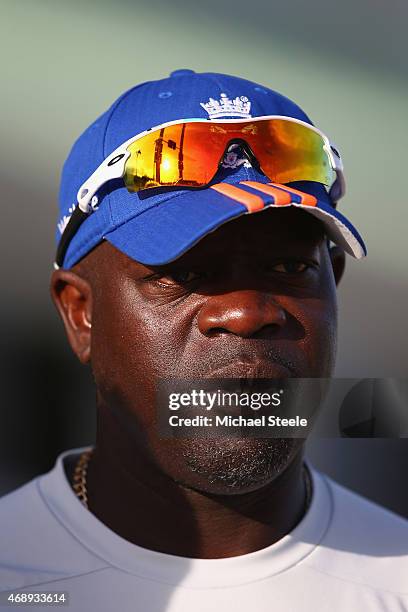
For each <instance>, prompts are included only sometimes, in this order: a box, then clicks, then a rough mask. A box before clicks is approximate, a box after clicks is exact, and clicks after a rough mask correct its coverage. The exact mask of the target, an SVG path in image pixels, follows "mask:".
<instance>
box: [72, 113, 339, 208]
mask: <svg viewBox="0 0 408 612" xmlns="http://www.w3.org/2000/svg"><path fill="white" fill-rule="evenodd" d="M271 119H280V120H284V121H288V122H290V123H297V124H299V125H303V126H304V127H307V128H308V129H310V130H312V131H313V132H316V133H317V134H319V136H321V138H322V140H323V142H324V145H323V149H324V151H325V152H326V153H327V156H328V158H329V161H330V164H331V167H332V170H333V171H334V172H335V173H336V179H335V181H334V182H333V184H332V186H331V188H330V191H329V196H330V198H331V199H332V201H333V202H334V203H335V202H337V201H338V200H340V198H342V197H343V196H344V194H345V191H346V183H345V177H344V168H343V162H342V160H341V157H340V154H339V152H338V149H337V147H336V146H335V145H334V144H333V143H331V142H330V140H329V139H328V137H327V136H326V135H325V134H324V133H323V132H321V131H320V130H319V129H317V128H316V127H314V126H313V125H310V124H309V123H306V122H305V121H301V120H300V119H294V118H293V117H286V116H285V115H264V116H261V117H249V118H246V119H216V120H213V119H195V118H192V119H177V120H174V121H168V122H167V123H161V124H160V125H156V126H154V127H152V128H150V129H148V130H145V131H144V132H140V134H137V135H136V136H132V138H129V140H126V142H124V143H122V144H121V145H120V146H119V147H117V148H116V149H115V150H114V151H113V152H112V153H111V154H110V155H108V157H107V158H106V159H104V161H103V162H102V163H101V164H100V165H99V166H98V168H97V169H96V170H95V172H93V173H92V174H91V176H90V177H89V178H88V179H87V180H86V181H85V183H83V184H82V185H81V187H80V188H79V190H78V193H77V202H76V204H75V205H74V206H78V207H79V208H80V209H81V210H82V212H84V213H86V214H90V213H92V212H93V211H94V210H95V207H94V206H92V198H93V197H94V196H95V194H96V193H97V192H98V191H99V189H100V188H101V187H102V186H103V185H104V184H105V183H107V182H108V181H111V180H113V179H120V178H122V177H123V176H124V173H125V167H126V162H127V160H128V159H129V157H130V156H131V152H130V151H128V149H127V148H128V146H129V145H130V144H132V143H133V142H135V141H137V140H139V139H140V138H142V137H143V136H145V135H146V134H149V133H150V132H153V131H155V130H160V129H162V128H165V127H169V126H171V125H177V124H182V123H211V124H220V123H234V124H240V123H248V122H251V123H252V122H253V123H257V122H258V121H265V120H271ZM244 140H245V139H244Z"/></svg>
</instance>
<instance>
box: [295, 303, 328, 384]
mask: <svg viewBox="0 0 408 612" xmlns="http://www.w3.org/2000/svg"><path fill="white" fill-rule="evenodd" d="M295 316H297V318H298V321H299V322H300V323H301V325H302V327H303V330H304V334H303V338H302V339H301V341H300V345H301V347H302V351H303V353H304V355H305V357H306V360H307V363H308V369H309V372H310V373H309V376H310V377H321V378H326V377H330V376H331V374H332V371H333V368H334V362H335V357H336V344H337V308H336V303H335V301H333V300H327V299H309V300H305V301H304V302H302V304H301V310H299V311H298V313H297V314H296V315H295Z"/></svg>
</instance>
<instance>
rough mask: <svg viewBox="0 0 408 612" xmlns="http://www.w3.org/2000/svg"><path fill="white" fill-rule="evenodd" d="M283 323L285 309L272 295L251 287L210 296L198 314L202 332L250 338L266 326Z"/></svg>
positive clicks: (277, 327) (281, 325)
mask: <svg viewBox="0 0 408 612" xmlns="http://www.w3.org/2000/svg"><path fill="white" fill-rule="evenodd" d="M285 323H286V314H285V310H284V308H283V307H282V306H281V305H280V304H278V303H277V302H276V300H275V299H274V298H273V296H272V295H271V294H270V293H266V292H261V291H256V290H251V289H246V290H242V291H232V292H230V293H227V294H223V295H218V296H212V298H210V299H209V300H208V301H207V302H206V304H204V306H203V307H202V308H201V310H200V312H199V315H198V327H199V330H200V331H201V333H202V334H204V335H205V336H214V335H217V334H220V333H230V334H234V335H236V336H242V337H244V338H250V337H251V336H253V335H254V334H256V333H257V332H259V331H261V330H262V329H263V328H265V327H267V326H272V327H274V328H275V330H279V329H280V328H282V327H283V326H284V325H285Z"/></svg>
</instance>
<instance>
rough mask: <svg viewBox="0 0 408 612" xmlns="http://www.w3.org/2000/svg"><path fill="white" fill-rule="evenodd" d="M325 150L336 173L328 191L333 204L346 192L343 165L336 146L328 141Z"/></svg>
mask: <svg viewBox="0 0 408 612" xmlns="http://www.w3.org/2000/svg"><path fill="white" fill-rule="evenodd" d="M326 150H327V153H328V155H329V158H330V162H331V165H332V168H333V170H334V171H335V173H336V180H335V181H334V183H333V185H332V186H331V189H330V191H329V195H330V198H331V199H332V201H333V202H334V204H336V202H338V201H339V200H340V198H342V197H343V196H344V195H345V193H346V179H345V177H344V167H343V162H342V160H341V157H340V153H339V151H338V148H337V147H336V146H335V145H334V144H333V143H329V144H328V146H327V148H326Z"/></svg>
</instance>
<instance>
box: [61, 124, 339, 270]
mask: <svg viewBox="0 0 408 612" xmlns="http://www.w3.org/2000/svg"><path fill="white" fill-rule="evenodd" d="M234 144H237V145H239V146H240V147H242V148H243V149H244V150H245V151H246V153H247V154H248V156H249V158H250V159H251V162H252V163H253V165H254V166H255V167H256V168H258V169H259V170H260V171H261V172H262V173H263V174H265V175H266V176H267V177H268V178H269V179H270V180H271V181H272V182H273V183H278V184H287V183H292V182H296V181H313V182H317V183H321V184H323V185H325V186H326V187H327V188H328V189H329V194H330V197H331V198H332V200H333V201H335V202H336V201H337V200H339V199H340V198H341V197H342V196H343V195H344V192H345V180H344V174H343V164H342V161H341V159H340V155H339V153H338V150H337V149H336V148H335V147H334V146H333V145H332V144H331V143H330V141H329V139H328V138H327V136H325V135H324V134H323V133H322V132H321V131H320V130H318V129H317V128H315V127H313V126H311V125H309V124H308V123H305V122H304V121H301V120H299V119H293V118H291V117H284V116H280V115H271V116H264V117H256V118H253V119H251V120H248V119H238V120H237V119H224V120H219V121H217V120H209V119H185V120H182V121H180V120H179V121H172V122H169V123H164V124H162V125H159V126H157V127H154V128H152V129H150V130H146V131H145V132H142V133H141V134H138V135H137V136H134V137H132V138H130V139H129V140H127V141H126V142H124V143H123V144H122V145H120V147H118V148H117V149H115V151H113V152H112V153H111V154H110V155H109V156H108V157H107V158H106V159H105V160H104V161H103V162H102V164H101V165H100V166H99V167H98V168H97V169H96V170H95V172H94V173H93V174H92V175H91V176H90V177H89V178H88V179H87V180H86V181H85V183H83V185H82V186H81V187H80V189H79V191H78V194H77V204H75V205H74V207H75V210H74V212H73V214H72V215H71V218H70V220H69V222H68V224H67V226H66V227H65V229H64V232H63V234H62V236H61V240H60V243H59V247H58V252H57V258H56V263H57V265H61V262H62V261H63V258H64V255H65V252H66V249H67V247H68V244H69V241H70V240H71V238H72V236H73V235H74V234H75V232H76V231H77V230H78V228H79V226H80V225H81V223H82V222H83V221H84V220H85V219H86V218H87V216H88V215H89V214H90V213H92V212H93V211H94V210H95V208H96V205H97V200H98V198H97V196H96V193H97V192H98V191H99V189H100V188H101V187H102V186H103V185H105V184H106V183H108V182H109V181H111V180H114V179H123V181H124V185H125V186H126V188H127V189H128V191H130V192H132V193H134V192H138V191H142V190H147V189H153V188H158V187H160V188H163V187H168V188H187V189H197V188H203V187H206V186H208V185H209V184H210V183H211V181H212V180H213V179H214V177H215V175H216V174H217V172H218V170H219V169H220V167H221V166H222V163H223V160H224V159H225V152H226V151H227V150H228V149H229V147H231V145H234ZM224 167H225V166H224Z"/></svg>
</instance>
